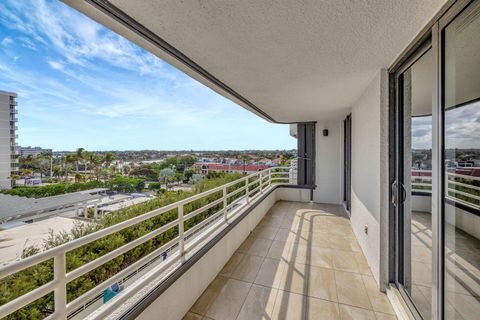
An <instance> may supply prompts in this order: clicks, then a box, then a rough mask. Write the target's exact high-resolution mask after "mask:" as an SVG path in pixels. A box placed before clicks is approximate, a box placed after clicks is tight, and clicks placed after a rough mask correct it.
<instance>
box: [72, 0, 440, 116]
mask: <svg viewBox="0 0 480 320" xmlns="http://www.w3.org/2000/svg"><path fill="white" fill-rule="evenodd" d="M66 2H67V3H69V4H71V5H72V6H74V7H76V8H77V9H79V10H81V11H83V12H84V13H86V14H87V15H90V16H91V17H93V18H94V19H97V20H98V21H100V22H102V23H104V24H106V25H107V26H109V27H111V28H112V29H114V31H117V32H119V33H122V34H124V35H125V36H127V37H128V38H129V39H131V40H133V41H135V42H137V43H138V44H139V45H141V46H143V47H145V48H146V49H148V50H150V51H152V52H153V53H155V54H157V55H158V56H159V57H161V58H163V59H165V60H167V61H168V62H171V63H172V64H174V65H175V66H177V67H179V68H180V69H182V70H184V71H186V72H187V73H188V74H190V75H192V76H194V77H195V78H196V79H199V80H200V81H202V82H203V83H204V84H206V85H208V86H210V87H211V88H212V89H214V90H216V91H217V92H220V93H222V94H224V95H225V96H227V97H229V98H231V99H232V100H234V101H235V102H237V103H239V104H241V105H242V106H244V107H247V108H249V107H248V105H246V104H245V103H242V102H239V101H238V100H237V99H235V98H232V96H231V95H229V94H228V93H225V92H223V91H222V90H221V89H219V88H218V87H216V86H215V85H214V84H211V83H209V82H208V81H205V80H202V77H199V76H198V75H195V74H193V73H192V71H191V70H188V67H186V66H184V65H182V64H178V63H176V62H175V61H174V59H171V58H168V57H167V56H166V55H165V53H162V52H160V51H158V50H156V49H155V48H153V47H152V46H150V45H148V43H146V42H145V41H143V40H142V39H139V38H138V37H136V36H135V35H132V34H131V33H130V32H128V31H125V29H123V28H121V27H118V26H115V25H114V24H112V23H111V21H109V20H108V19H107V18H105V17H103V16H102V15H101V14H99V13H98V12H95V11H98V10H97V9H93V8H92V7H90V6H89V5H86V4H79V3H78V1H71V0H66ZM444 2H445V0H409V1H398V0H385V1H381V0H378V1H361V0H358V1H346V0H344V1H340V0H330V1H320V0H318V1H291V0H279V1H258V0H242V1H233V0H232V1H228V0H218V1H200V0H189V1H177V0H169V1H155V0H137V1H131V0H111V1H110V3H111V4H113V5H114V6H116V7H117V8H119V9H120V10H122V11H123V12H124V13H126V14H127V15H128V16H130V17H132V18H133V19H134V20H136V21H137V22H139V23H140V24H142V25H143V26H144V27H146V28H148V29H149V30H150V31H152V32H153V33H155V34H156V35H157V36H159V37H161V38H162V39H163V40H165V41H166V42H168V43H169V44H170V45H172V46H173V47H175V48H176V49H178V50H179V51H181V52H182V53H183V54H185V55H186V56H187V57H189V58H190V59H191V60H193V61H194V62H195V63H197V64H198V65H200V66H201V67H202V68H204V69H205V70H207V71H208V72H209V73H210V74H212V75H213V76H214V77H216V78H217V79H219V80H220V81H222V82H223V83H224V84H226V85H227V86H229V87H230V88H232V89H233V90H235V91H236V92H237V93H239V94H240V95H241V96H243V97H244V98H246V99H248V101H250V102H251V103H253V104H254V105H255V106H257V107H258V108H259V109H261V110H262V111H264V112H265V113H267V114H268V115H269V116H270V117H272V118H273V119H275V120H276V121H281V122H295V121H311V120H319V119H321V118H326V117H333V116H338V115H340V114H344V113H346V112H347V110H348V109H349V108H350V107H351V106H352V105H353V104H354V103H355V101H356V100H357V99H358V98H359V97H360V95H361V94H362V92H363V90H364V89H365V88H366V87H367V85H368V84H369V83H370V81H371V80H372V79H373V78H374V77H375V75H376V73H377V72H378V71H379V69H380V68H386V67H389V66H390V65H391V63H392V62H393V61H394V60H395V59H396V58H397V57H398V55H399V54H400V53H401V52H402V50H403V49H405V48H406V46H407V45H408V44H409V43H410V42H411V40H412V39H413V38H414V37H415V36H416V35H417V34H418V32H419V31H420V30H421V29H422V27H424V26H425V25H426V24H427V22H428V21H429V20H430V19H431V18H432V17H433V16H434V14H435V13H436V12H437V11H438V10H439V9H440V7H441V6H442V5H443V4H444ZM199 107H201V106H199ZM250 109H251V108H250ZM257 114H258V112H257Z"/></svg>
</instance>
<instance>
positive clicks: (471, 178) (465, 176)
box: [447, 172, 480, 181]
mask: <svg viewBox="0 0 480 320" xmlns="http://www.w3.org/2000/svg"><path fill="white" fill-rule="evenodd" d="M447 175H449V176H452V177H459V178H464V179H466V180H475V181H480V177H474V176H468V175H465V174H460V173H454V172H447Z"/></svg>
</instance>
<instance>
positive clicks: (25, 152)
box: [20, 146, 52, 157]
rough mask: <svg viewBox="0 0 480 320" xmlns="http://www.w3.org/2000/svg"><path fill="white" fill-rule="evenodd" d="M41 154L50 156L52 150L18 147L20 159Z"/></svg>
mask: <svg viewBox="0 0 480 320" xmlns="http://www.w3.org/2000/svg"><path fill="white" fill-rule="evenodd" d="M41 154H47V155H51V154H52V149H44V148H41V147H31V146H28V147H20V155H21V156H22V157H28V156H32V157H36V156H39V155H41Z"/></svg>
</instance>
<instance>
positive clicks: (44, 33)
mask: <svg viewBox="0 0 480 320" xmlns="http://www.w3.org/2000/svg"><path fill="white" fill-rule="evenodd" d="M0 90H4V91H13V92H17V93H18V95H19V98H18V105H19V107H18V110H19V111H18V112H19V123H18V127H19V131H18V134H19V140H18V142H19V144H20V145H22V146H27V145H32V146H41V147H45V148H53V149H54V150H74V149H76V148H77V147H84V148H86V149H88V150H114V149H115V150H140V149H159V150H185V149H195V150H225V149H291V148H295V147H296V140H295V139H293V138H291V137H290V136H289V134H288V126H286V125H278V124H271V123H268V122H267V121H265V120H263V119H261V118H259V117H258V116H256V115H254V114H252V113H250V112H249V111H246V110H245V109H243V108H242V107H240V106H238V105H236V104H234V103H233V102H231V101H229V100H227V99H225V98H223V97H221V96H220V95H218V94H216V93H214V92H213V91H211V90H210V89H208V88H207V87H205V86H203V85H202V84H200V83H198V82H197V81H195V80H193V79H191V78H189V77H188V76H186V75H185V74H183V73H182V72H180V71H178V70H177V69H175V68H173V67H172V66H170V65H168V64H167V63H165V62H163V61H162V60H160V59H158V58H156V57H155V56H153V55H152V54H150V53H148V52H146V51H145V50H143V49H141V48H139V47H137V46H136V45H134V44H133V43H131V42H129V41H128V40H126V39H124V38H122V37H120V36H118V35H117V34H115V33H113V32H111V31H109V30H108V29H106V28H104V27H103V26H101V25H99V24H97V23H96V22H94V21H92V20H90V19H89V18H87V17H85V16H83V15H81V14H80V13H78V12H76V11H75V10H73V9H71V8H70V7H68V6H66V5H64V4H63V3H60V2H59V1H57V0H48V1H47V0H35V1H26V0H25V1H20V0H11V1H10V0H8V1H2V2H0Z"/></svg>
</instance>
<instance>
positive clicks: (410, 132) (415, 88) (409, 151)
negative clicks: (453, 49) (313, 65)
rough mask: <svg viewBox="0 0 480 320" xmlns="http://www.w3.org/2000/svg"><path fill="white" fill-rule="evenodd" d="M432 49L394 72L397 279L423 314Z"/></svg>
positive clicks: (427, 280)
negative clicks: (397, 154)
mask: <svg viewBox="0 0 480 320" xmlns="http://www.w3.org/2000/svg"><path fill="white" fill-rule="evenodd" d="M433 70H434V69H433V56H432V50H431V49H430V50H428V51H426V52H425V53H424V54H423V55H422V56H421V57H420V58H419V59H418V60H416V61H415V62H414V63H413V64H412V65H411V66H410V67H409V68H408V69H407V70H406V71H405V72H403V73H402V74H401V76H400V88H401V92H400V93H399V94H400V95H401V97H400V101H401V104H400V108H401V112H400V121H401V123H399V125H400V126H401V131H403V132H401V133H400V137H403V139H402V141H400V146H401V150H400V153H401V157H400V158H399V160H400V161H399V170H400V172H399V173H400V175H399V176H400V177H401V181H399V184H400V186H399V193H400V195H399V199H400V201H399V204H398V215H399V218H400V221H399V225H400V226H401V229H402V230H401V233H400V237H401V238H400V239H399V241H400V243H401V248H402V250H401V251H400V254H401V255H402V260H403V263H401V264H400V268H401V272H399V274H400V275H401V278H400V279H399V280H400V282H401V283H400V284H401V286H402V287H403V288H402V289H403V290H404V291H405V293H406V294H407V295H408V296H409V298H410V299H411V302H413V305H414V308H416V310H417V311H418V313H419V314H420V315H421V316H422V317H423V318H425V319H430V318H431V306H432V299H431V297H432V205H431V204H432V90H433V87H432V79H433Z"/></svg>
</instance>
